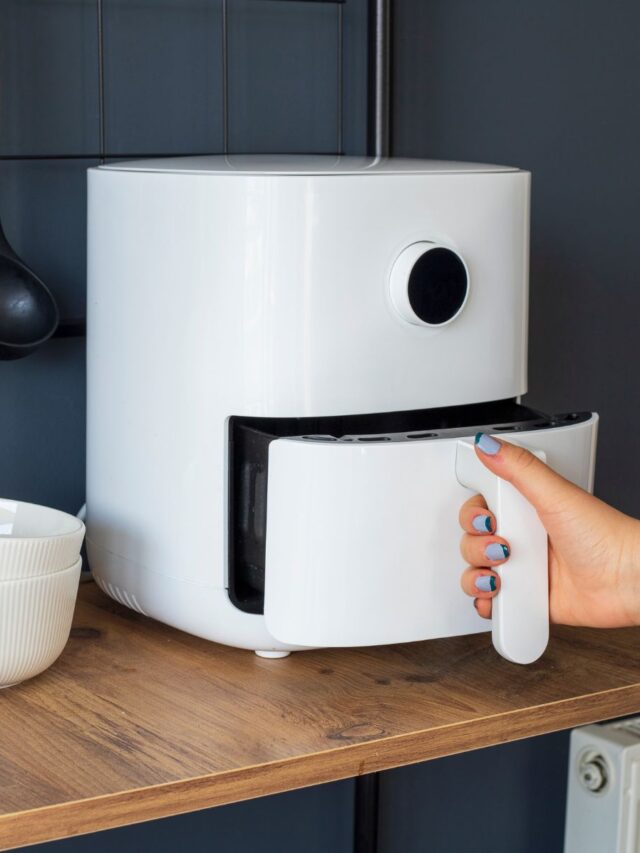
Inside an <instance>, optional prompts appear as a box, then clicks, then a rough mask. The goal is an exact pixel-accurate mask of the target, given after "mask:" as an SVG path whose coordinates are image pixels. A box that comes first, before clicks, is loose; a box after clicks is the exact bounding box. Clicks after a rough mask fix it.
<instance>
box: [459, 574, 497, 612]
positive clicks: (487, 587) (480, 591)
mask: <svg viewBox="0 0 640 853" xmlns="http://www.w3.org/2000/svg"><path fill="white" fill-rule="evenodd" d="M460 586H461V587H462V590H463V592H466V594H467V595H470V596H471V597H472V598H474V599H476V601H478V602H480V601H490V600H491V599H492V598H494V597H495V596H496V595H497V593H498V592H499V591H500V578H499V577H498V575H497V574H496V573H495V572H492V571H491V569H477V568H475V566H469V568H468V569H465V571H464V572H463V573H462V577H461V578H460ZM477 607H478V605H476V609H477ZM478 612H480V611H478Z"/></svg>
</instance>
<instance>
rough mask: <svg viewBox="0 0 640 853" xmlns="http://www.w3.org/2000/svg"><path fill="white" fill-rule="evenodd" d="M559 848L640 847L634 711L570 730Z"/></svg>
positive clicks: (638, 730)
mask: <svg viewBox="0 0 640 853" xmlns="http://www.w3.org/2000/svg"><path fill="white" fill-rule="evenodd" d="M564 853H640V717H633V718H632V719H628V720H623V721H622V722H615V723H604V724H600V725H593V726H584V727H582V728H579V729H574V730H573V731H572V732H571V752H570V756H569V790H568V795H567V821H566V828H565V840H564Z"/></svg>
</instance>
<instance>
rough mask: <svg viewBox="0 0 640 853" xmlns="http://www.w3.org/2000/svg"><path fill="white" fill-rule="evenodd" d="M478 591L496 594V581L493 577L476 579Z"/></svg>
mask: <svg viewBox="0 0 640 853" xmlns="http://www.w3.org/2000/svg"><path fill="white" fill-rule="evenodd" d="M476 589H479V590H480V592H495V591H496V579H495V578H494V576H493V575H480V576H479V577H477V578H476Z"/></svg>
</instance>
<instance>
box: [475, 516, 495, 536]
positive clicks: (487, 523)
mask: <svg viewBox="0 0 640 853" xmlns="http://www.w3.org/2000/svg"><path fill="white" fill-rule="evenodd" d="M491 523H492V522H491V516H489V515H476V516H474V517H473V518H472V519H471V526H472V527H473V529H474V530H477V531H478V533H487V532H489V533H491Z"/></svg>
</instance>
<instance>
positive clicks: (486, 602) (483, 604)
mask: <svg viewBox="0 0 640 853" xmlns="http://www.w3.org/2000/svg"><path fill="white" fill-rule="evenodd" d="M473 606H474V607H475V609H476V610H477V611H478V616H482V618H483V619H491V610H492V608H493V605H492V603H491V599H490V598H474V599H473Z"/></svg>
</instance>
